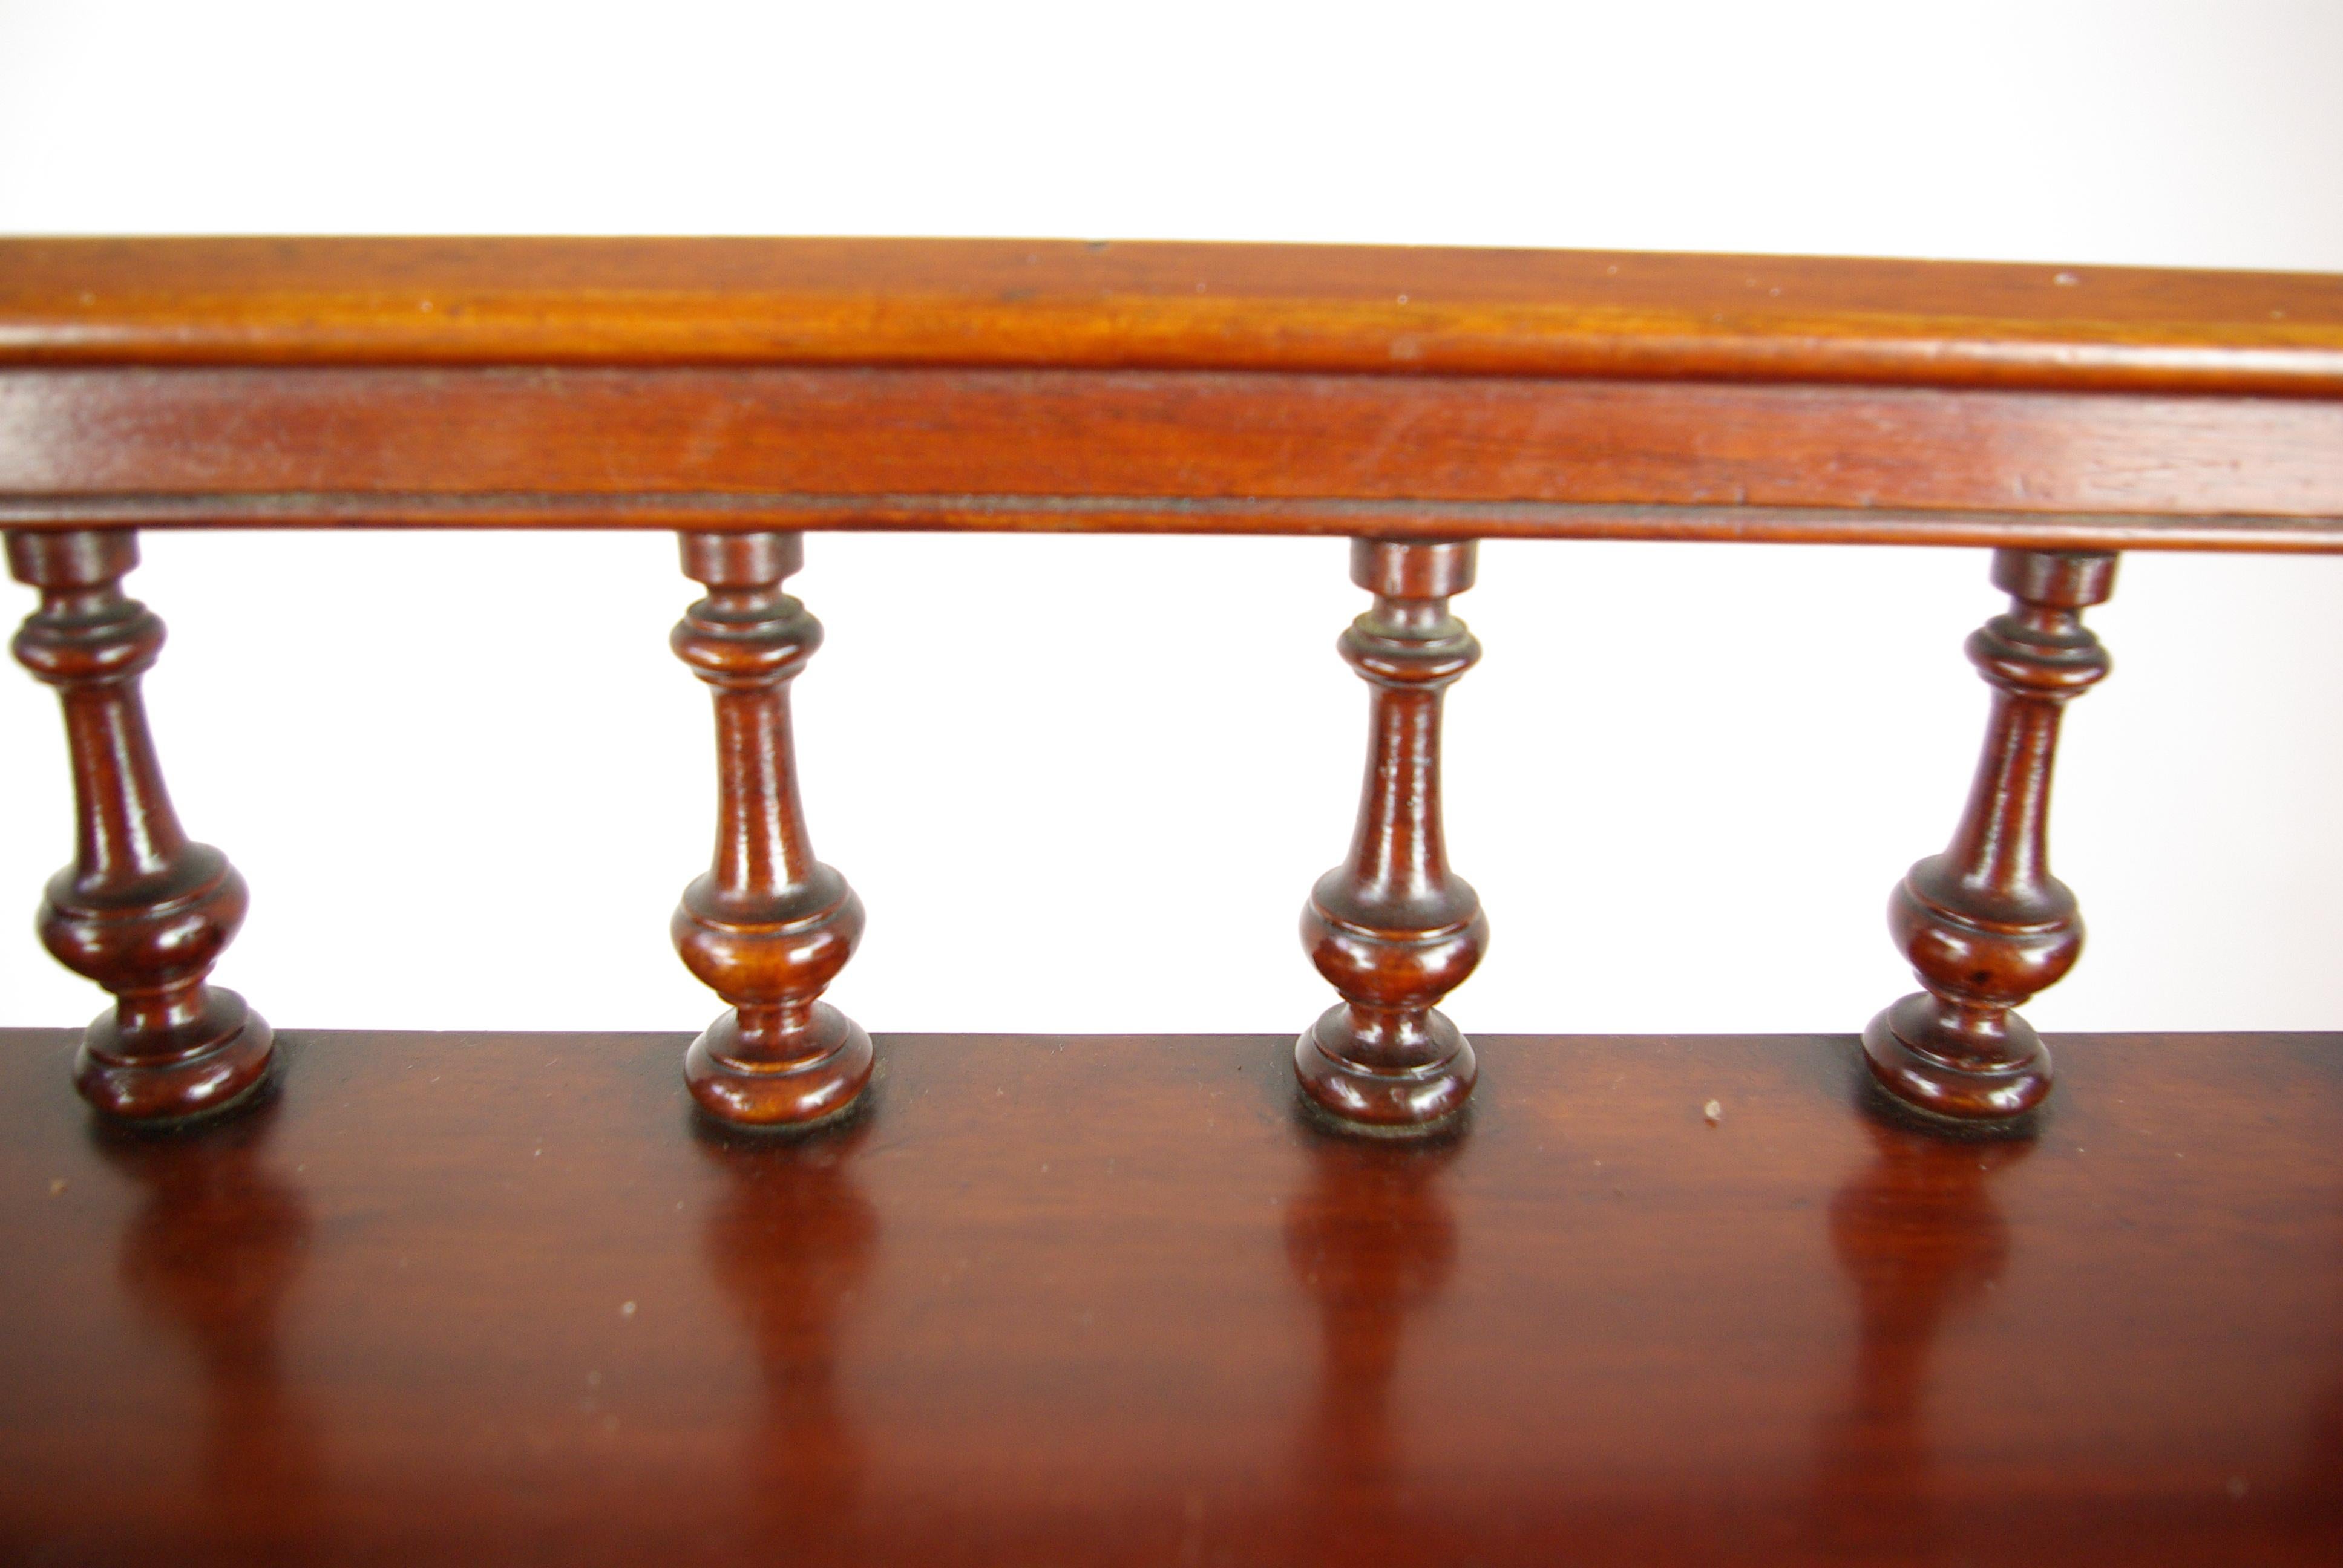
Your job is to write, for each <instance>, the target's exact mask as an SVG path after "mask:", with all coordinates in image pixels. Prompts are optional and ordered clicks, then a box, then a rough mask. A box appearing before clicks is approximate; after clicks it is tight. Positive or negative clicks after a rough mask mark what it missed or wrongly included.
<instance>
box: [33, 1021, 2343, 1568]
mask: <svg viewBox="0 0 2343 1568" xmlns="http://www.w3.org/2000/svg"><path fill="white" fill-rule="evenodd" d="M73 1039H74V1036H73V1035H72V1034H71V1033H69V1032H67V1031H61V1030H11V1031H0V1119H5V1128H6V1131H5V1137H0V1257H5V1259H6V1260H7V1263H6V1276H7V1286H6V1289H5V1291H0V1562H6V1563H156V1562H170V1563H275V1562H283V1563H422V1562H468V1563H540V1562H541V1563H564V1564H578V1563H662V1564H669V1563H751V1562H753V1563H782V1562H789V1563H890V1564H902V1563H1017V1564H1087V1563H1099V1564H1109V1563H1112V1564H1141V1563H1149V1564H1152V1563H1163V1564H1184V1563H1200V1564H1203V1563H1232V1564H1255V1563H1258V1564H1289V1563H1346V1564H1349V1563H1441V1564H1463V1563H1481V1564H1488V1565H1496V1564H1513V1563H1521V1564H1529V1563H1536V1564H1556V1563H1622V1564H1626V1563H1634V1564H1674V1563H1899V1564H1903V1563H1946V1564H1950V1563H1980V1564H1984V1563H1991V1564H1995V1565H1996V1568H2003V1565H2012V1564H2031V1563H2043V1564H2049V1563H2056V1564H2094V1563H2108V1564H2114V1563H2123V1564H2140V1563H2223V1564H2244V1563H2334V1562H2336V1561H2337V1560H2338V1556H2343V1036H2318V1035H2285V1036H2279V1035H2227V1036H2204V1035H2197V1036H2164V1037H2146V1036H2125V1037H2115V1036H2105V1037H2067V1038H2064V1039H2057V1040H2053V1042H2052V1044H2053V1050H2054V1051H2055V1052H2056V1059H2057V1062H2058V1066H2059V1070H2060V1087H2059V1090H2058V1092H2057V1094H2056V1096H2055V1097H2054V1099H2053V1101H2052V1104H2051V1109H2050V1111H2049V1112H2048V1114H2047V1116H2046V1120H2045V1121H2044V1122H2043V1123H2042V1124H2041V1126H2040V1128H2039V1130H2038V1131H2037V1132H2036V1135H2035V1136H2034V1137H2032V1138H2031V1139H2026V1140H2008V1139H2002V1140H1982V1141H1979V1140H1968V1141H1964V1140H1960V1139H1955V1138H1947V1137H1944V1136H1939V1135H1936V1134H1934V1133H1931V1132H1928V1131H1919V1130H1916V1129H1915V1128H1913V1127H1912V1126H1911V1125H1910V1124H1908V1123H1905V1122H1899V1121H1893V1120H1890V1119H1888V1118H1887V1117H1886V1115H1885V1113H1884V1112H1880V1111H1875V1109H1873V1108H1872V1107H1871V1105H1870V1103H1869V1101H1868V1099H1867V1097H1866V1094H1865V1091H1864V1090H1863V1088H1862V1083H1863V1079H1862V1075H1861V1070H1860V1067H1859V1065H1858V1061H1857V1057H1856V1052H1855V1045H1854V1042H1853V1040H1851V1039H1850V1038H1845V1037H1769V1038H1731V1039H1715V1038H1710V1039H1691V1038H1673V1037H1671V1038H1659V1037H1650V1038H1618V1039H1595V1038H1583V1037H1582V1038H1526V1037H1504V1036H1493V1037H1483V1038H1481V1039H1479V1040H1477V1041H1476V1043H1477V1045H1478V1047H1479V1050H1480V1053H1481V1060H1482V1063H1483V1079H1482V1087H1481V1090H1480V1094H1479V1098H1478V1101H1477V1105H1476V1109H1475V1111H1474V1113H1473V1121H1472V1123H1471V1125H1470V1126H1469V1128H1468V1129H1467V1130H1466V1131H1464V1133H1463V1135H1462V1136H1459V1137H1455V1138H1453V1139H1449V1140H1446V1141H1439V1142H1434V1143H1429V1144H1395V1143H1382V1142H1369V1141H1358V1140H1353V1139H1347V1138H1342V1137H1335V1136H1329V1135H1326V1134H1322V1133H1321V1132H1319V1131H1316V1130H1315V1129H1314V1128H1313V1127H1312V1125H1310V1124H1309V1123H1307V1122H1305V1121H1302V1120H1300V1119H1298V1118H1297V1116H1296V1113H1295V1111H1294V1099H1293V1090H1292V1078H1291V1072H1290V1070H1289V1068H1288V1065H1287V1057H1288V1052H1289V1050H1290V1049H1291V1043H1292V1042H1291V1039H1290V1037H1284V1036H1280V1037H1269V1036H1262V1037H1207V1038H1179V1039H1173V1038H1042V1037H1012V1036H996V1035H986V1036H949V1037H947V1036H891V1037H889V1036H882V1037H880V1040H879V1049H880V1060H881V1063H882V1067H881V1076H880V1079H879V1080H878V1081H877V1083H876V1086H875V1088H874V1091H873V1094H872V1101H871V1103H870V1107H869V1109H868V1111H867V1112H866V1113H864V1114H863V1115H861V1116H860V1117H859V1118H858V1119H857V1120H855V1121H853V1122H851V1123H850V1124H848V1125H846V1126H843V1127H841V1128H839V1129H835V1130H833V1131H829V1132H826V1133H822V1134H819V1135H816V1136H813V1137H810V1138H807V1139H802V1140H799V1141H774V1140H769V1139H768V1140H761V1141H760V1140H757V1139H751V1138H743V1137H739V1136H738V1135H728V1134H722V1133H719V1132H715V1131H710V1130H709V1129H708V1128H707V1127H706V1126H705V1125H704V1124H701V1123H699V1122H697V1121H695V1120H694V1119H693V1117H692V1115H691V1114H690V1113H689V1110H688V1102H687V1101H686V1099H685V1097H684V1093H683V1090H682V1086H681V1083H680V1081H679V1075H678V1063H679V1058H680V1056H681V1054H682V1051H683V1048H684V1045H685V1043H686V1038H685V1037H683V1036H681V1035H662V1034H607V1035H574V1034H573V1035H550V1034H543V1035H486V1034H480V1035H473V1034H420V1033H387V1032H375V1033H359V1032H327V1031H315V1032H313V1031H301V1030H292V1031H287V1032H286V1033H285V1035H284V1036H283V1037H282V1039H283V1048H282V1049H283V1052H284V1055H285V1058H286V1062H285V1073H284V1077H283V1081H282V1088H281V1091H279V1092H278V1093H277V1095H276V1097H275V1098H274V1099H273V1100H272V1101H269V1102H268V1103H267V1104H266V1105H265V1106H263V1107H262V1108H260V1109H259V1110H258V1111H256V1112H254V1113H252V1114H249V1115H247V1116H246V1117H244V1118H243V1119H241V1120H236V1121H228V1122H224V1123H221V1124H217V1125H216V1126H213V1127H211V1128H209V1129H206V1130H202V1131H194V1132H187V1133H181V1134H176V1135H170V1136H164V1137H153V1136H147V1137H133V1136H125V1135H120V1134H112V1133H102V1132H99V1131H96V1130H95V1129H94V1128H93V1126H92V1124H91V1122H90V1120H89V1118H88V1117H87V1115H86V1114H85V1112H84V1111H83V1110H82V1109H81V1107H80V1105H79V1104H78V1102H77V1101H75V1098H74V1095H73V1091H72V1090H71V1088H70V1086H69V1084H68V1082H67V1076H66V1059H67V1056H68V1054H69V1051H70V1049H71V1044H72V1040H73ZM1708 1101H1715V1102H1716V1105H1717V1110H1718V1112H1719V1115H1718V1117H1717V1119H1716V1120H1715V1121H1714V1122H1713V1123H1712V1121H1710V1120H1709V1118H1708V1117H1707V1116H1706V1115H1705V1114H1704V1106H1705V1103H1706V1102H1708Z"/></svg>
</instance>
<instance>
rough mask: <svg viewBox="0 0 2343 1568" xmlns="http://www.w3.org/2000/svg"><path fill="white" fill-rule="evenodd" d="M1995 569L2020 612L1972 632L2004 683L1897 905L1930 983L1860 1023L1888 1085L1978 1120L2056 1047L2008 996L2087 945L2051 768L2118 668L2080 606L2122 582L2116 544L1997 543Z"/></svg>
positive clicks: (2027, 1097) (2024, 1104)
mask: <svg viewBox="0 0 2343 1568" xmlns="http://www.w3.org/2000/svg"><path fill="white" fill-rule="evenodd" d="M1993 581H1994V586H1995V587H1996V588H2001V589H2003V590H2004V591H2006V593H2007V594H2008V595H2009V596H2010V608H2009V613H2007V614H2006V615H1997V616H1996V617H1994V618H1993V619H1991V620H1989V621H1987V622H1986V624H1985V625H1984V626H1982V627H1980V628H1978V629H1977V630H1976V631H1975V632H1973V633H1972V634H1970V637H1969V642H1968V655H1969V660H1970V662H1971V663H1973V664H1975V665H1976V667H1977V668H1978V670H1979V671H1980V672H1981V673H1983V675H1984V676H1985V678H1986V680H1987V681H1989V682H1991V683H1992V685H1993V688H1994V694H1993V715H1992V718H1991V719H1990V720H1989V721H1988V723H1987V725H1986V740H1985V751H1984V755H1983V756H1982V757H1981V758H1980V759H1978V762H1977V772H1976V783H1974V784H1973V785H1971V786H1970V789H1969V799H1968V806H1967V809H1966V810H1964V811H1963V812H1962V813H1961V821H1960V826H1959V827H1958V828H1956V829H1954V832H1953V841H1952V843H1951V844H1950V845H1949V846H1947V847H1946V849H1945V852H1944V853H1943V854H1941V855H1931V856H1930V857H1928V859H1925V860H1922V861H1921V862H1920V863H1919V864H1917V865H1916V866H1914V867H1913V868H1912V869H1911V870H1910V871H1909V872H1908V873H1906V876H1905V878H1904V879H1903V881H1901V882H1900V883H1898V884H1897V885H1896V891H1895V892H1894V893H1893V894H1892V895H1891V896H1890V897H1889V899H1888V904H1887V921H1888V926H1889V929H1890V930H1892V931H1893V932H1894V933H1895V937H1896V945H1897V946H1899V947H1901V948H1902V949H1903V950H1904V951H1905V954H1906V957H1908V958H1909V959H1910V960H1912V969H1913V971H1914V972H1915V973H1916V975H1917V976H1918V977H1919V980H1920V983H1921V984H1922V985H1923V986H1926V988H1927V989H1926V990H1924V991H1917V992H1915V993H1914V994H1912V995H1910V996H1907V997H1906V998H1904V999H1903V1000H1900V1001H1898V1002H1896V1004H1895V1005H1894V1006H1892V1007H1890V1008H1888V1009H1887V1010H1885V1012H1883V1013H1881V1014H1880V1015H1879V1016H1878V1017H1876V1018H1875V1019H1873V1020H1871V1025H1870V1027H1869V1028H1868V1029H1866V1030H1864V1032H1863V1050H1864V1056H1865V1060H1868V1061H1869V1062H1870V1064H1871V1070H1872V1074H1873V1076H1874V1077H1875V1078H1876V1079H1877V1080H1878V1081H1879V1082H1880V1084H1881V1086H1882V1087H1884V1088H1885V1090H1886V1091H1887V1092H1888V1093H1890V1094H1892V1095H1894V1096H1895V1097H1896V1099H1898V1100H1900V1101H1904V1102H1905V1103H1906V1104H1907V1105H1912V1106H1915V1107H1917V1108H1918V1109H1920V1110H1922V1111H1929V1112H1932V1113H1934V1114H1936V1115H1938V1116H1946V1117H1952V1118H1956V1119H1958V1120H1961V1121H1998V1120H2003V1119H2006V1118H2008V1117H2013V1116H2019V1115H2023V1114H2024V1113H2025V1112H2026V1111H2031V1110H2032V1109H2033V1108H2034V1107H2036V1105H2039V1104H2040V1103H2041V1102H2042V1101H2043V1098H2044V1097H2045V1096H2046V1095H2047V1094H2048V1093H2049V1092H2050V1053H2049V1052H2048V1051H2047V1050H2045V1049H2044V1047H2043V1044H2042V1038H2041V1036H2039V1035H2037V1034H2036V1033H2035V1032H2034V1028H2033V1026H2032V1025H2031V1024H2029V1023H2027V1022H2026V1020H2024V1019H2022V1018H2020V1017H2018V1016H2017V1015H2016V1012H2014V1011H2012V1009H2014V1008H2016V1007H2017V1006H2019V1005H2020V1004H2022V1003H2023V1002H2025V1001H2026V999H2027V998H2029V997H2031V996H2033V995H2035V994H2036V992H2038V991H2042V990H2047V989H2048V988H2049V987H2051V986H2052V985H2055V984H2056V982H2057V981H2058V980H2060V979H2062V978H2064V976H2065V975H2066V971H2067V970H2070V969H2072V968H2074V967H2075V960H2076V959H2077V957H2079V956H2080V955H2081V953H2082V950H2083V921H2082V917H2081V915H2080V914H2079V913H2078V912H2077V908H2076V904H2075V895H2074V894H2073V893H2071V892H2069V891H2068V890H2067V889H2066V883H2064V882H2061V881H2060V880H2058V879H2056V877H2053V876H2052V875H2051V874H2050V859H2049V849H2048V844H2047V839H2046V832H2047V824H2048V819H2049V812H2050V770H2051V765H2052V763H2053V762H2054V761H2055V760H2056V756H2057V748H2058V719H2059V716H2060V714H2061V712H2062V711H2063V710H2064V709H2065V708H2066V703H2067V701H2068V699H2071V698H2075V697H2077V696H2080V695H2081V694H2082V693H2083V692H2084V691H2086V690H2087V689H2089V688H2090V687H2092V686H2093V685H2095V684H2097V682H2098V681H2100V680H2101V679H2104V678H2106V676H2107V669H2108V660H2107V650H2106V649H2105V648H2101V647H2100V646H2099V639H2098V638H2097V636H2095V635H2093V633H2092V632H2091V630H2090V628H2087V627H2086V626H2085V625H2084V624H2083V618H2082V612H2083V609H2084V608H2085V607H2087V606H2089V605H2095V604H2104V603H2105V602H2107V598H2109V596H2111V595H2112V594H2113V593H2114V592H2115V583H2116V558H2115V557H2114V556H2113V555H2109V554H2102V553H2070V552H2062V551H2051V550H2016V549H2004V550H1996V551H1995V552H1994V557H1993Z"/></svg>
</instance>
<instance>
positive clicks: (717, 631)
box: [669, 533, 871, 1127]
mask: <svg viewBox="0 0 2343 1568" xmlns="http://www.w3.org/2000/svg"><path fill="white" fill-rule="evenodd" d="M681 538H682V544H683V570H684V575H685V576H687V577H690V578H696V579H697V580H699V582H701V583H704V584H706V585H707V587H708V597H707V598H704V599H701V600H699V602H698V603H697V604H694V605H693V606H692V607H691V608H690V609H689V610H688V611H686V612H685V614H684V618H683V619H682V620H681V621H680V622H679V623H678V624H677V626H676V628H675V633H674V635H673V637H671V638H669V643H670V645H671V646H672V647H673V648H675V651H676V655H677V657H678V658H681V659H682V660H683V661H684V663H686V664H688V665H689V666H690V667H691V669H692V673H694V674H695V675H697V676H699V678H700V679H702V680H704V681H706V682H708V684H709V686H711V687H713V688H715V691H716V760H717V824H716V859H715V864H714V865H713V866H711V867H710V868H709V871H708V873H707V875H705V876H702V877H699V878H698V879H695V880H694V881H693V882H692V884H691V885H690V886H689V888H686V889H685V890H684V892H683V902H682V904H681V906H680V907H679V908H678V909H677V910H676V912H675V920H674V922H673V927H672V929H673V931H674V934H675V945H676V950H677V951H679V952H680V953H681V954H682V955H683V961H684V963H685V965H686V966H687V967H689V969H690V970H691V972H692V973H693V974H695V975H698V976H699V979H700V980H701V981H703V982H704V983H705V984H706V985H707V986H708V987H709V989H710V990H714V991H715V992H716V993H717V994H718V995H719V996H720V997H722V998H723V999H724V1000H726V1001H728V1002H730V1003H731V1004H732V1010H731V1011H729V1012H728V1013H726V1014H725V1015H724V1016H723V1017H722V1018H719V1019H718V1020H716V1021H715V1022H714V1023H712V1024H710V1025H709V1027H708V1029H707V1031H706V1032H705V1033H703V1034H701V1035H700V1037H699V1039H698V1040H694V1041H692V1044H691V1050H690V1051H689V1054H688V1055H687V1056H686V1057H685V1058H684V1067H683V1076H684V1081H685V1082H686V1083H687V1084H689V1086H690V1088H691V1093H692V1097H693V1098H694V1099H695V1100H697V1101H699V1105H700V1108H701V1109H702V1110H704V1111H707V1112H708V1113H709V1115H711V1116H714V1117H716V1118H718V1119H719V1120H721V1121H728V1122H733V1123H737V1124H739V1125H743V1126H752V1127H803V1126H807V1125H809V1124H811V1123H815V1122H820V1121H828V1120H829V1119H830V1118H832V1117H834V1116H838V1115H840V1114H841V1113H843V1112H844V1111H846V1110H848V1109H849V1108H850V1106H851V1105H852V1104H853V1103H854V1101H855V1097H856V1096H858V1095H859V1094H860V1093H861V1092H862V1089H863V1086H864V1085H865V1084H867V1083H869V1082H870V1065H871V1053H870V1036H869V1035H867V1034H865V1033H864V1032H863V1031H862V1030H861V1028H860V1025H858V1024H856V1023H855V1022H854V1021H853V1020H851V1019H850V1018H848V1017H847V1016H846V1015H845V1014H844V1013H841V1012H840V1011H839V1010H837V1009H836V1008H834V1007H831V1006H830V1005H829V1004H828V1003H827V1002H823V1001H820V1000H817V999H818V998H820V995H821V993H822V991H823V990H824V989H825V988H827V987H828V986H829V984H830V981H831V980H835V979H837V978H838V971H839V970H841V969H843V968H845V967H846V960H848V958H850V957H851V956H852V954H853V952H854V944H855V942H856V941H857V940H859V939H860V937H861V935H862V900H860V899H858V898H856V897H855V896H854V890H852V889H850V888H849V887H848V886H847V885H846V879H845V878H843V877H841V876H840V875H839V874H838V873H837V872H836V871H834V870H832V869H830V867H828V866H825V865H821V864H820V863H819V862H817V861H816V860H815V859H814V858H813V846H812V844H811V842H810V840H809V839H808V837H807V833H806V825H805V810H804V808H803V807H802V806H801V805H800V804H799V800H798V784H797V759H796V754H795V749H794V747H793V745H792V743H791V740H790V738H789V681H790V680H791V679H792V678H794V677H795V676H796V675H797V673H798V671H799V668H802V667H803V666H804V664H805V661H806V659H807V658H809V657H810V656H811V655H812V653H813V650H814V649H815V648H819V647H820V646H821V623H820V621H818V620H816V619H814V618H813V617H812V616H810V615H809V614H807V613H806V608H805V606H803V605H801V604H799V602H798V601H797V600H796V599H794V598H790V597H789V595H788V594H785V593H783V592H782V591H781V579H782V578H786V577H788V576H789V574H790V573H791V572H794V571H796V570H797V569H798V568H799V566H800V565H801V564H803V562H804V559H805V545H804V539H803V537H802V536H801V535H798V534H793V533H792V534H703V533H687V534H684V535H682V536H681Z"/></svg>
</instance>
